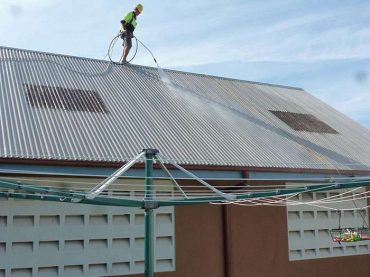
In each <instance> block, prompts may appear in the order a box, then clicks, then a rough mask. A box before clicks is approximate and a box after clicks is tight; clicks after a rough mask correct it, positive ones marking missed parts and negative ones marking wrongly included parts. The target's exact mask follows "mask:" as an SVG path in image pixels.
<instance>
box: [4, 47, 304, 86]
mask: <svg viewBox="0 0 370 277" xmlns="http://www.w3.org/2000/svg"><path fill="white" fill-rule="evenodd" d="M0 49H6V50H13V51H23V52H29V53H37V54H44V55H51V56H59V57H66V58H74V59H82V60H89V61H95V62H103V63H111V61H107V60H101V59H95V58H87V57H79V56H74V55H68V54H59V53H51V52H45V51H40V50H30V49H23V48H16V47H8V46H1V45H0ZM114 66H121V65H114ZM125 66H132V67H140V68H150V69H156V68H155V67H152V66H147V65H139V64H129V65H125ZM163 70H164V71H167V72H175V73H183V74H188V75H195V76H200V77H210V78H215V79H221V80H228V81H238V82H242V83H249V84H254V85H263V86H270V87H279V88H285V89H293V90H302V91H305V90H304V89H302V88H299V87H292V86H286V85H279V84H270V83H263V82H257V81H247V80H242V79H236V78H230V77H223V76H216V75H208V74H202V73H194V72H188V71H181V70H175V69H169V68H163Z"/></svg>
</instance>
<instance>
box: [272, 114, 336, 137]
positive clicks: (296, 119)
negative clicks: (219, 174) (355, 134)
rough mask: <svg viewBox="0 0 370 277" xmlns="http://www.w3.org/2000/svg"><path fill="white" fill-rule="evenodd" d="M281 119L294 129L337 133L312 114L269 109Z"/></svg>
mask: <svg viewBox="0 0 370 277" xmlns="http://www.w3.org/2000/svg"><path fill="white" fill-rule="evenodd" d="M270 112H271V113H273V114H274V115H275V116H276V117H278V118H279V119H280V120H281V121H283V122H284V123H286V124H287V125H288V126H289V127H291V128H292V129H294V130H296V131H306V132H313V133H321V134H323V133H327V134H338V132H337V131H336V130H334V129H333V128H332V127H330V126H329V125H327V124H326V123H324V122H322V121H321V120H319V119H318V118H317V117H315V116H314V115H312V114H304V113H291V112H282V111H270Z"/></svg>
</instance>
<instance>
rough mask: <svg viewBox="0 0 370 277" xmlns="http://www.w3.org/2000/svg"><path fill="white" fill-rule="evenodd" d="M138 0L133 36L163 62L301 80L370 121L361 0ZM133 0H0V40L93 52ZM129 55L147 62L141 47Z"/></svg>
mask: <svg viewBox="0 0 370 277" xmlns="http://www.w3.org/2000/svg"><path fill="white" fill-rule="evenodd" d="M141 3H142V4H143V5H144V12H143V14H142V15H140V17H139V18H138V28H137V30H136V32H135V34H136V36H137V37H138V38H139V39H140V40H141V41H143V42H144V43H145V44H146V45H147V46H148V47H149V48H150V49H151V50H152V51H153V53H154V54H155V56H156V58H157V60H158V61H159V63H160V64H161V66H162V67H165V68H171V69H177V70H184V71H191V72H197V73H204V74H212V75H218V76H225V77H231V78H238V79H244V80H250V81H259V82H267V83H275V84H282V85H290V86H297V87H301V88H303V89H305V90H306V91H308V92H310V93H312V94H314V95H315V96H316V97H318V98H320V99H321V100H323V101H325V102H326V103H328V104H330V105H332V106H333V107H335V108H336V109H338V110H340V111H342V112H343V113H345V114H347V115H348V116H350V117H351V118H352V119H354V120H355V121H357V122H359V123H361V124H362V125H364V126H366V127H367V128H369V129H370V24H369V22H370V16H369V14H370V1H368V0H367V1H360V0H359V1H356V0H352V1H347V0H341V1H338V0H325V1H322V0H321V1H319V0H304V1H303V0H285V1H284V0H281V1H277V0H273V1H272V0H265V1H257V0H256V1H248V0H243V1H237V0H228V1H225V0H223V1H221V0H198V1H195V0H187V1H174V0H160V1H153V0H142V1H141ZM136 4H137V1H131V0H126V1H119V0H0V45H2V46H9V47H16V48H24V49H31V50H40V51H46V52H55V53H62V54H68V55H75V56H83V57H90V58H97V59H102V58H104V57H105V55H106V52H107V48H108V45H109V43H110V41H111V39H112V37H114V35H115V34H116V33H117V31H118V29H119V21H120V20H121V18H122V16H123V15H124V14H125V13H126V12H128V11H130V10H132V8H133V7H134V6H135V5H136ZM115 49H116V53H115V55H118V52H119V51H120V45H118V44H117V47H116V48H115ZM133 62H134V63H137V64H144V65H149V66H155V64H154V63H153V61H152V59H151V58H150V56H149V55H148V54H147V53H146V52H145V50H144V49H143V48H142V47H141V48H139V53H138V55H137V57H136V58H135V60H134V61H133Z"/></svg>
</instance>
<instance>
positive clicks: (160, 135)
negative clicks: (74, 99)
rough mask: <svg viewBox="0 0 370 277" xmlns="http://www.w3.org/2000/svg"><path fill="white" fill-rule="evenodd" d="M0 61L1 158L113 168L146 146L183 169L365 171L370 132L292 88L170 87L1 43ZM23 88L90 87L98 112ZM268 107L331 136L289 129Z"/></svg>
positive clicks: (141, 70) (199, 83) (144, 72)
mask: <svg viewBox="0 0 370 277" xmlns="http://www.w3.org/2000/svg"><path fill="white" fill-rule="evenodd" d="M0 57H1V60H0V74H1V80H0V90H1V94H0V123H1V126H0V139H1V142H0V157H2V158H23V159H52V160H71V161H107V162H119V161H120V162H121V161H126V160H128V159H131V158H132V157H134V156H136V155H137V153H138V152H140V151H141V150H142V149H143V148H149V147H153V148H157V149H159V150H160V152H161V153H162V155H164V156H166V157H167V158H169V159H173V160H176V161H177V162H179V163H183V164H195V165H221V166H252V167H276V168H318V169H361V170H363V169H365V170H368V169H369V167H368V165H370V131H369V130H367V129H366V128H364V127H362V126H360V125H358V124H357V123H355V122H354V121H352V120H351V119H349V118H347V117H346V116H345V115H343V114H341V113H340V112H338V111H336V110H335V109H333V108H331V107H330V106H328V105H326V104H325V103H323V102H321V101H320V100H318V99H317V98H315V97H313V96H312V95H310V94H308V93H307V92H305V91H304V90H302V89H299V88H292V87H285V86H277V85H269V84H263V83H256V82H247V81H242V80H234V79H228V78H221V77H214V76H207V75H199V74H192V73H185V72H179V71H170V70H165V72H166V73H167V75H168V76H169V78H170V79H171V81H172V86H175V87H176V89H175V90H172V89H170V87H169V86H168V85H166V84H165V83H163V82H162V81H161V79H160V77H159V75H158V71H157V69H156V68H151V67H143V66H137V65H126V66H121V65H114V64H111V63H108V62H106V61H100V60H93V59H86V58H79V57H71V56H63V55H55V54H49V53H40V52H34V51H27V50H19V49H12V48H4V47H0ZM27 85H33V86H50V87H54V88H56V87H58V88H65V89H71V90H82V91H94V92H95V93H97V94H98V95H99V96H100V97H101V99H102V100H103V101H104V103H105V105H106V107H107V109H108V112H107V113H97V112H86V111H85V112H84V111H73V110H68V109H65V110H63V109H55V108H54V109H53V108H45V107H34V106H31V105H29V104H28V102H27V98H26V86H27ZM52 101H58V97H56V98H55V99H52ZM84 104H85V105H87V106H88V105H91V103H89V100H88V99H86V103H84ZM270 110H272V111H286V112H292V113H303V114H311V115H313V116H315V117H316V118H317V119H319V120H321V121H323V122H324V123H325V124H327V125H329V126H330V127H332V128H333V129H335V130H336V131H337V132H338V133H339V134H327V133H313V132H304V131H294V130H293V129H292V128H290V127H289V126H288V125H286V124H285V123H284V122H283V121H281V120H279V119H278V118H277V117H276V116H274V114H272V113H271V112H270Z"/></svg>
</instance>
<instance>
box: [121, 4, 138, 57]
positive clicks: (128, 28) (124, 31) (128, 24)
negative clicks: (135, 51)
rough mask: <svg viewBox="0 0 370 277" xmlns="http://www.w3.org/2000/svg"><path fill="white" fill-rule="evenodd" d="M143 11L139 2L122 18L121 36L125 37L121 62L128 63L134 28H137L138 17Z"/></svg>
mask: <svg viewBox="0 0 370 277" xmlns="http://www.w3.org/2000/svg"><path fill="white" fill-rule="evenodd" d="M142 11H143V5H141V4H138V5H137V6H136V7H135V9H134V10H133V11H132V12H129V13H128V14H127V15H126V16H125V17H124V18H123V20H121V24H122V27H121V38H122V39H123V44H122V46H123V50H122V56H121V59H120V61H119V62H120V63H121V64H124V63H127V60H126V59H127V56H128V53H129V52H130V49H131V47H132V38H133V37H134V30H135V28H136V25H137V22H136V18H137V17H138V16H139V14H141V12H142Z"/></svg>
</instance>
